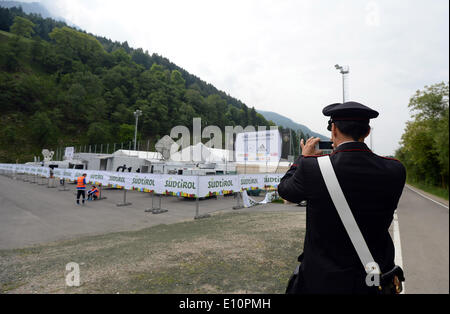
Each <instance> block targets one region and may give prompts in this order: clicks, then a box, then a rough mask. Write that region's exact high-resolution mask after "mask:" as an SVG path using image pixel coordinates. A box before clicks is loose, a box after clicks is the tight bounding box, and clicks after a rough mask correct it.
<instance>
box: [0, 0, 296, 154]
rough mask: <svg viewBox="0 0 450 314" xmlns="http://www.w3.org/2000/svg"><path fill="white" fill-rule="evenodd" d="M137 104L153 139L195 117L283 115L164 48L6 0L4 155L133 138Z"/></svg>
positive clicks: (143, 129)
mask: <svg viewBox="0 0 450 314" xmlns="http://www.w3.org/2000/svg"><path fill="white" fill-rule="evenodd" d="M136 109H140V110H142V112H143V114H142V116H141V117H140V118H139V127H138V139H139V140H141V141H145V142H150V143H151V147H153V145H154V144H155V142H156V141H157V140H158V139H159V138H161V137H162V136H164V135H166V134H168V133H169V132H170V129H171V128H172V127H173V126H176V125H185V126H187V127H188V128H191V126H192V118H194V117H200V118H201V119H202V124H204V125H205V126H206V125H217V126H219V127H220V128H221V129H222V130H224V127H225V126H227V125H231V126H235V125H241V126H243V127H245V126H247V125H254V126H258V125H261V126H270V125H274V123H273V122H271V121H267V120H266V119H265V118H264V117H263V116H262V115H261V114H259V113H257V112H256V110H255V109H254V108H253V107H252V108H249V107H247V106H246V105H245V104H244V103H242V102H241V101H239V100H237V99H235V98H233V97H231V96H230V95H228V94H226V93H224V92H223V91H219V90H217V89H216V88H215V87H214V86H212V85H211V84H208V83H206V82H204V81H202V80H201V79H199V78H198V77H196V76H194V75H192V74H190V73H188V72H187V71H185V70H184V69H182V68H180V67H178V66H177V65H175V64H173V63H171V62H170V61H169V60H168V59H166V58H164V57H162V56H160V55H158V54H156V53H153V54H149V52H148V51H143V49H141V48H138V49H133V48H131V47H129V45H128V43H127V42H123V43H119V42H113V41H111V40H109V39H106V38H104V37H99V36H95V35H93V34H88V33H86V32H84V31H81V30H78V29H74V28H71V27H69V26H67V25H66V24H65V23H64V22H59V21H55V20H53V19H50V18H45V19H44V18H42V17H41V16H40V15H36V14H25V13H24V12H23V11H22V9H21V8H11V9H6V8H0V124H1V126H2V127H1V128H0V160H1V161H2V162H25V161H32V160H33V156H39V155H40V152H41V150H42V149H43V148H48V149H55V148H57V147H65V146H75V147H77V146H81V145H94V144H101V143H103V144H106V143H111V147H112V143H121V142H129V141H132V140H133V138H134V129H135V118H134V115H133V112H134V111H135V110H136ZM300 135H301V136H305V135H303V134H300ZM296 141H298V140H296ZM295 151H296V153H298V148H296V149H295Z"/></svg>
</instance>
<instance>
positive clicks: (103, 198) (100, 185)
mask: <svg viewBox="0 0 450 314" xmlns="http://www.w3.org/2000/svg"><path fill="white" fill-rule="evenodd" d="M98 190H99V191H100V195H99V196H98V200H99V201H100V200H106V196H102V190H103V189H102V184H101V183H100V184H99V185H98Z"/></svg>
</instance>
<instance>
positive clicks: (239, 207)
mask: <svg viewBox="0 0 450 314" xmlns="http://www.w3.org/2000/svg"><path fill="white" fill-rule="evenodd" d="M234 197H235V198H236V200H237V203H236V206H233V209H241V208H244V206H243V205H241V202H240V199H241V192H236V193H234Z"/></svg>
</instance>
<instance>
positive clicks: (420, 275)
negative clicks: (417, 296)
mask: <svg viewBox="0 0 450 314" xmlns="http://www.w3.org/2000/svg"><path fill="white" fill-rule="evenodd" d="M447 207H448V205H447ZM397 215H398V222H399V230H400V240H401V248H402V257H403V269H404V271H405V279H406V285H405V288H406V294H412V293H449V229H448V226H449V210H448V209H447V208H445V207H443V206H441V205H438V204H436V203H434V202H432V201H430V200H428V199H426V198H424V197H423V196H421V195H419V194H417V193H416V192H413V191H411V190H410V189H409V188H407V187H405V189H404V190H403V194H402V197H401V199H400V202H399V206H398V208H397Z"/></svg>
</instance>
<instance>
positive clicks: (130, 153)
mask: <svg viewBox="0 0 450 314" xmlns="http://www.w3.org/2000/svg"><path fill="white" fill-rule="evenodd" d="M112 156H113V157H121V156H122V157H137V158H141V159H147V160H161V159H162V158H163V157H162V155H161V153H158V152H146V151H138V150H126V149H119V150H118V151H116V152H114V153H113V154H112Z"/></svg>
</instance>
